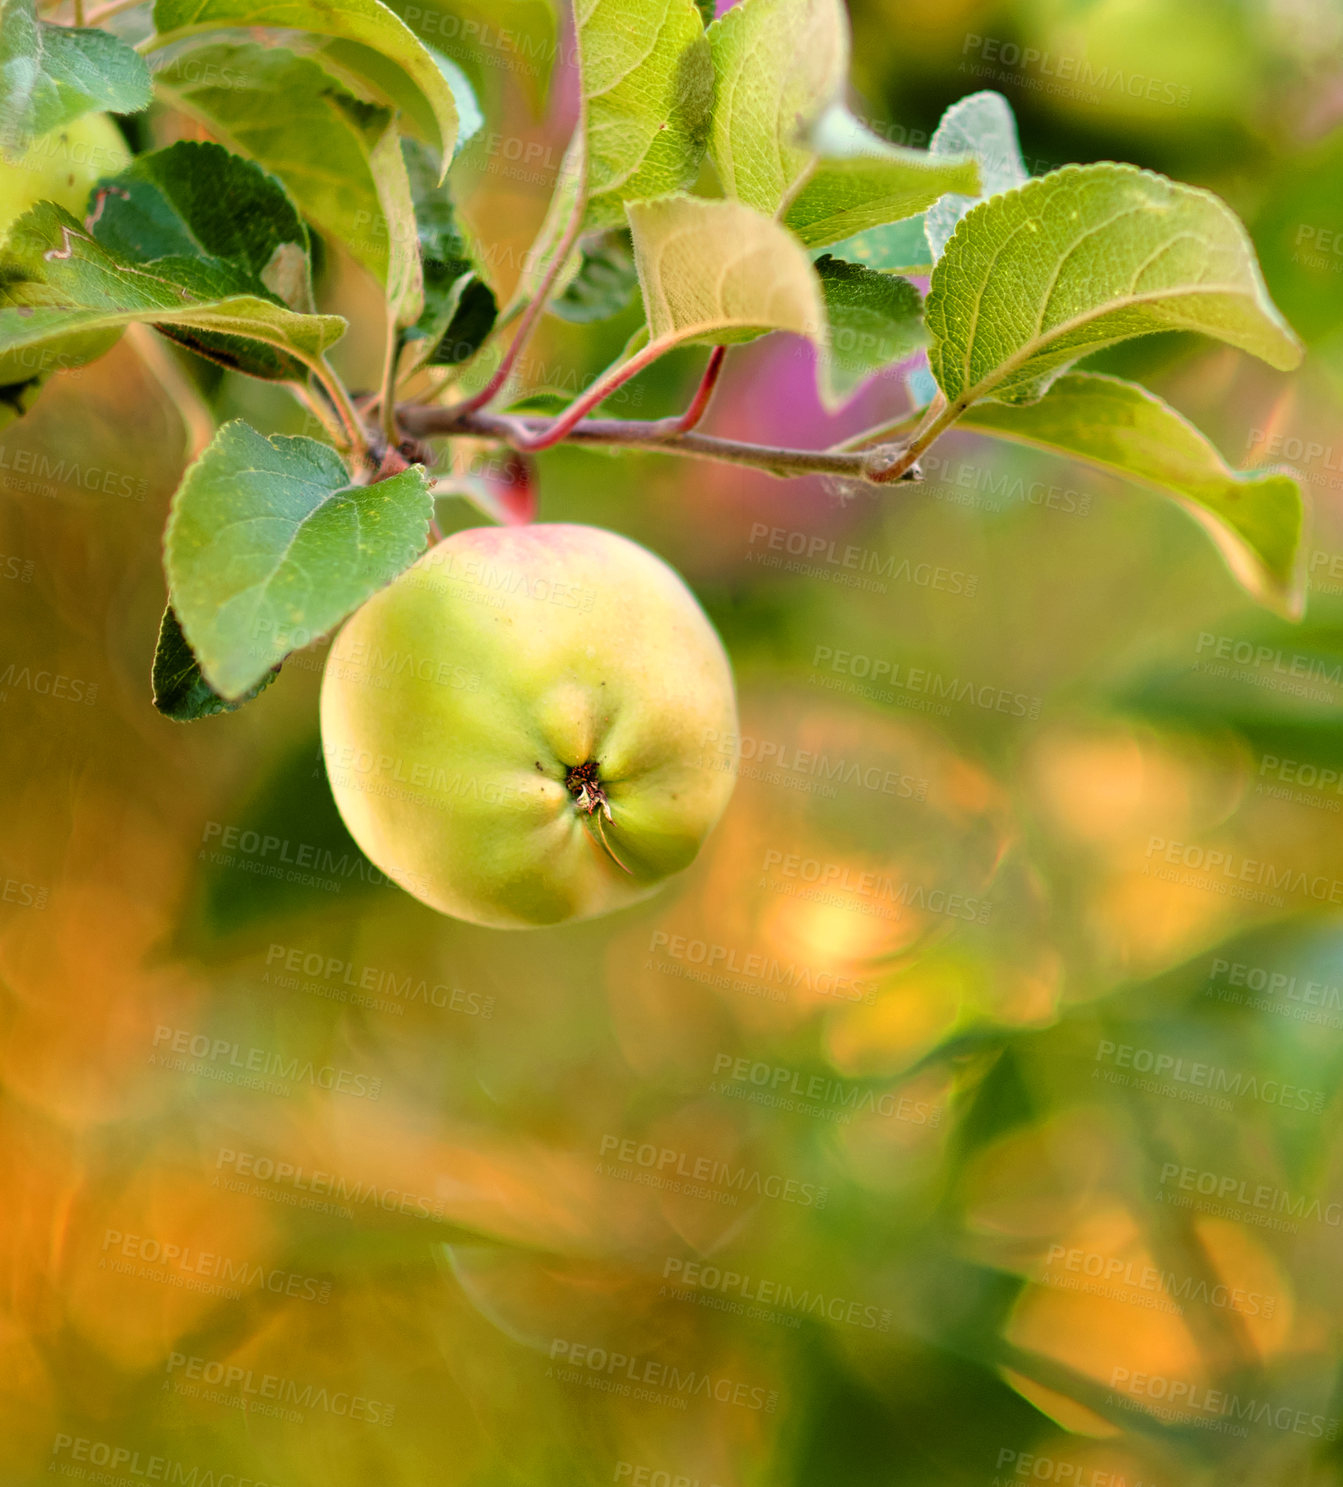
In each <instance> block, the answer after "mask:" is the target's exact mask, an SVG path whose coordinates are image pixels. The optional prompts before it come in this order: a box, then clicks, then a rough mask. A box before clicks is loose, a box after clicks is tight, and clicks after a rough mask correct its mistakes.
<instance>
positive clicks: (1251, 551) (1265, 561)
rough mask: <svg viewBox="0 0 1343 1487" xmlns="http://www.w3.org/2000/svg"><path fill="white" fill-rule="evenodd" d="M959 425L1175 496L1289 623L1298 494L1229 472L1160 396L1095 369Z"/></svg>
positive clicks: (1301, 520) (1279, 477)
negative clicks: (1033, 400)
mask: <svg viewBox="0 0 1343 1487" xmlns="http://www.w3.org/2000/svg"><path fill="white" fill-rule="evenodd" d="M958 427H963V428H970V429H974V430H976V431H977V432H979V433H985V434H992V435H993V436H994V437H995V438H1000V439H1011V440H1014V441H1016V442H1018V443H1021V444H1030V445H1034V446H1035V447H1037V448H1040V449H1051V450H1054V451H1056V452H1057V453H1059V454H1065V455H1069V456H1071V457H1072V458H1074V459H1079V460H1083V461H1085V462H1086V463H1088V464H1091V465H1096V466H1098V467H1099V468H1101V469H1104V470H1110V471H1113V472H1115V473H1117V474H1120V475H1124V476H1127V477H1128V478H1129V479H1130V480H1137V481H1141V482H1142V483H1144V484H1146V485H1150V486H1153V487H1155V488H1156V489H1157V490H1159V491H1162V492H1164V493H1165V494H1166V495H1169V496H1173V497H1174V498H1175V499H1176V500H1177V501H1179V502H1180V504H1181V505H1182V506H1184V507H1185V509H1186V510H1187V511H1189V513H1190V514H1191V515H1192V516H1194V517H1195V518H1196V519H1197V520H1198V521H1199V522H1200V523H1201V524H1202V525H1203V526H1204V527H1205V528H1206V529H1207V531H1208V534H1209V535H1210V536H1211V537H1212V539H1213V541H1214V542H1215V543H1216V544H1217V547H1218V549H1219V551H1220V552H1221V553H1222V556H1223V557H1224V558H1225V559H1226V562H1227V564H1228V566H1229V567H1230V568H1231V571H1232V573H1233V574H1234V575H1235V576H1236V578H1237V579H1238V580H1239V582H1240V583H1241V584H1243V585H1244V586H1245V588H1246V589H1247V590H1248V591H1249V592H1250V593H1251V594H1253V595H1254V597H1255V598H1256V599H1257V600H1259V601H1260V602H1261V603H1263V604H1266V605H1268V606H1269V607H1270V608H1272V609H1275V610H1277V611H1278V612H1279V613H1281V614H1284V615H1286V616H1287V617H1289V618H1292V619H1297V618H1299V617H1300V615H1301V612H1302V608H1303V605H1304V593H1305V589H1304V573H1303V570H1302V536H1303V531H1304V526H1305V509H1304V505H1303V501H1302V495H1301V488H1300V486H1299V485H1298V484H1297V482H1296V481H1295V480H1294V479H1293V478H1292V477H1291V476H1290V475H1287V474H1283V473H1279V472H1272V471H1268V472H1261V471H1246V472H1241V471H1235V470H1232V469H1230V468H1229V467H1228V466H1227V464H1226V463H1225V461H1224V460H1223V459H1222V457H1221V455H1220V454H1218V452H1217V450H1216V449H1215V448H1214V447H1213V445H1212V444H1211V443H1210V442H1209V441H1208V440H1207V439H1206V438H1205V437H1204V436H1203V435H1202V434H1201V433H1200V432H1199V431H1198V430H1197V429H1196V428H1195V427H1194V426H1193V424H1191V423H1189V422H1188V421H1187V420H1186V419H1185V418H1183V417H1182V416H1181V415H1180V414H1179V413H1177V412H1176V411H1175V410H1174V409H1173V408H1171V407H1169V406H1168V405H1167V404H1166V403H1163V402H1162V401H1161V399H1160V398H1158V397H1155V396H1154V395H1153V394H1152V393H1150V392H1147V391H1146V390H1145V389H1144V388H1141V387H1138V386H1136V385H1135V384H1134V383H1132V382H1121V381H1120V380H1119V379H1118V378H1115V377H1102V376H1099V375H1097V374H1096V373H1094V372H1072V373H1070V374H1069V375H1067V376H1065V377H1060V378H1059V380H1058V381H1057V382H1055V383H1054V385H1053V386H1052V387H1051V388H1050V389H1049V391H1048V393H1046V394H1045V396H1044V397H1043V398H1041V399H1040V400H1039V402H1036V403H1029V404H1025V405H1021V406H1015V407H1014V406H1009V405H1006V404H1002V403H981V404H979V405H978V406H976V407H974V408H972V409H970V411H969V412H968V413H966V414H965V415H964V416H963V417H962V418H961V419H960V421H959V424H958Z"/></svg>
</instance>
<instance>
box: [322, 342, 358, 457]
mask: <svg viewBox="0 0 1343 1487" xmlns="http://www.w3.org/2000/svg"><path fill="white" fill-rule="evenodd" d="M309 365H310V366H311V368H312V372H313V375H314V376H315V377H316V378H317V380H318V381H319V382H320V383H321V384H322V390H323V391H324V392H325V393H326V395H327V397H328V398H330V399H331V406H332V407H333V408H335V410H336V412H337V414H339V416H340V421H341V424H342V426H343V427H344V429H345V435H346V437H347V438H348V439H349V441H350V453H351V454H352V455H353V457H354V458H355V459H356V460H357V461H359V463H361V464H363V463H365V462H366V461H367V459H368V435H367V434H366V433H365V432H364V424H363V420H362V419H361V418H360V417H359V414H358V413H357V412H356V411H355V407H354V404H353V403H352V402H351V401H350V395H349V393H348V392H346V390H345V384H344V383H343V382H342V381H341V380H340V378H339V377H338V376H337V375H336V370H335V368H334V367H333V366H332V365H331V363H330V362H329V361H327V359H326V357H324V356H322V357H319V358H318V359H317V360H316V361H314V362H311V363H310V364H309Z"/></svg>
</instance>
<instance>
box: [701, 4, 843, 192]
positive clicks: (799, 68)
mask: <svg viewBox="0 0 1343 1487" xmlns="http://www.w3.org/2000/svg"><path fill="white" fill-rule="evenodd" d="M708 34H709V46H710V49H711V50H712V53H713V68H714V77H715V85H716V94H717V101H716V104H715V107H714V116H713V129H712V133H711V136H710V142H709V154H710V156H711V157H712V159H713V163H714V165H715V167H716V168H717V170H718V177H719V179H720V180H721V181H722V183H723V190H724V192H725V193H726V194H727V195H728V196H731V197H735V198H736V199H737V200H738V201H744V202H745V203H746V204H747V205H748V206H752V207H754V208H755V209H756V211H758V212H763V213H764V214H765V215H766V216H768V217H773V216H775V215H777V213H778V211H779V209H780V207H781V206H782V205H783V203H784V201H785V199H786V198H787V197H788V195H789V193H790V191H791V190H792V189H793V187H794V186H795V185H796V183H797V182H798V180H799V179H800V178H801V177H802V175H803V173H804V172H805V171H806V170H807V169H808V167H809V166H810V165H811V163H812V159H813V151H812V149H811V147H810V145H809V144H808V141H807V136H808V135H809V134H810V132H811V129H812V126H813V125H814V124H815V123H816V122H817V120H819V119H820V117H821V115H822V114H823V113H824V112H825V111H826V109H827V108H829V107H830V105H831V104H832V103H833V102H834V101H835V100H836V99H837V98H838V97H839V96H840V94H841V92H842V90H843V88H844V83H845V80H846V78H847V76H848V70H849V26H848V20H847V18H846V16H845V13H844V7H843V5H842V4H841V3H840V0H741V4H739V5H736V6H734V7H733V8H732V9H731V10H729V11H728V12H726V14H724V15H723V16H721V17H720V18H719V19H718V20H716V21H715V22H714V23H713V25H712V26H710V27H709V33H708Z"/></svg>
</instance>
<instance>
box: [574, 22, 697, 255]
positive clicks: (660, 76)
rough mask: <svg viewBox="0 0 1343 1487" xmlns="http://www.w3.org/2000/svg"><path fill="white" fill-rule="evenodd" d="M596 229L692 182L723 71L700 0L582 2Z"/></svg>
mask: <svg viewBox="0 0 1343 1487" xmlns="http://www.w3.org/2000/svg"><path fill="white" fill-rule="evenodd" d="M574 16H575V22H576V25H577V31H578V58H579V75H580V84H581V90H582V104H583V106H582V119H581V122H580V126H579V128H580V133H581V136H582V139H583V141H584V142H585V146H586V148H585V151H584V167H583V168H584V176H583V183H584V192H585V197H586V207H585V211H584V224H585V226H587V227H609V226H615V225H623V223H624V212H623V206H624V203H625V202H627V201H636V200H642V199H645V198H651V197H658V196H666V195H667V194H668V193H670V192H673V191H678V190H680V189H681V188H682V187H684V186H689V185H690V184H691V183H692V182H693V181H694V179H695V177H696V175H697V174H698V172H699V166H700V161H701V160H702V159H703V158H704V150H705V147H706V145H707V144H708V138H709V123H710V115H711V113H712V110H713V90H714V74H713V61H712V58H711V56H710V53H709V43H708V40H707V38H706V37H705V34H704V22H703V21H702V20H701V19H700V15H699V12H698V11H697V10H696V9H695V5H694V0H577V3H576V5H575V7H574Z"/></svg>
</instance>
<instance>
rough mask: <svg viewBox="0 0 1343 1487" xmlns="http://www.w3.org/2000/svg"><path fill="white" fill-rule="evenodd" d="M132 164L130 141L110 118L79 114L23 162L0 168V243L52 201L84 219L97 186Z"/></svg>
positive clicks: (34, 147) (31, 150) (42, 139)
mask: <svg viewBox="0 0 1343 1487" xmlns="http://www.w3.org/2000/svg"><path fill="white" fill-rule="evenodd" d="M130 163H131V153H130V151H129V150H128V149H127V147H126V141H125V140H124V139H123V138H122V135H121V131H120V130H119V129H118V128H117V126H116V125H115V124H114V123H113V122H112V120H111V119H109V118H108V116H107V115H106V114H81V115H80V117H79V118H77V119H76V120H75V121H74V122H73V123H71V124H62V125H61V127H60V128H59V129H53V130H52V131H51V132H50V133H49V134H44V135H42V136H41V137H40V138H38V139H35V140H34V141H33V142H32V144H31V145H30V146H29V147H28V149H27V151H26V153H25V154H24V155H23V156H22V157H21V158H20V159H18V160H12V161H10V160H7V161H4V162H2V163H0V241H3V239H4V238H5V236H6V235H7V234H8V232H9V229H10V226H11V224H12V223H13V222H14V221H15V220H16V219H17V218H19V217H21V216H22V215H23V214H24V213H25V212H26V211H27V210H28V208H29V207H32V206H36V205H37V203H38V202H39V201H54V202H56V204H57V205H58V206H63V207H64V208H65V209H66V211H67V212H69V213H70V215H71V216H72V217H79V218H83V217H84V215H85V214H86V213H87V211H88V200H89V192H90V191H91V190H92V189H93V187H94V186H95V184H96V183H97V182H98V180H99V179H100V178H101V177H102V176H114V175H117V174H118V173H119V172H121V171H123V170H125V169H126V167H127V166H128V165H129V164H130Z"/></svg>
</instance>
